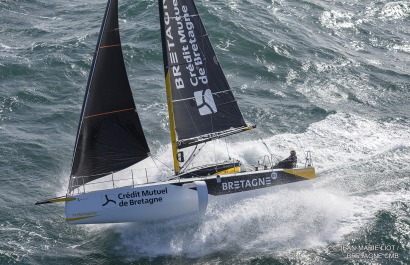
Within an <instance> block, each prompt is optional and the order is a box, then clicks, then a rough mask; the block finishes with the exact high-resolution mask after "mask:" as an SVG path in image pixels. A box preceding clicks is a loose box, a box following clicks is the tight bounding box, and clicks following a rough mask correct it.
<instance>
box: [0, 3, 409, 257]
mask: <svg viewBox="0 0 410 265" xmlns="http://www.w3.org/2000/svg"><path fill="white" fill-rule="evenodd" d="M119 4H120V6H119V19H120V29H121V31H120V32H121V38H122V44H123V52H124V58H125V64H126V67H127V72H128V75H129V80H130V83H131V87H132V89H133V93H134V99H135V101H136V104H137V109H138V112H139V115H140V119H141V122H142V124H143V128H144V131H145V134H146V136H147V139H148V144H149V146H150V148H151V152H152V155H153V156H155V157H156V158H157V159H158V160H159V161H161V163H158V164H159V166H162V167H170V166H172V159H171V147H170V136H169V130H168V118H167V115H168V112H167V109H166V97H165V81H164V73H163V62H162V48H161V37H160V26H159V22H158V21H159V16H158V3H157V1H155V0H138V1H132V0H122V1H121V0H120V2H119ZM196 4H197V6H198V10H199V12H200V15H201V16H202V19H203V22H204V24H205V27H206V28H207V31H208V34H209V36H210V38H211V41H212V43H213V45H214V48H215V51H216V53H217V56H218V59H219V61H220V63H221V65H222V67H223V69H224V72H225V74H226V76H227V79H228V82H229V83H230V85H231V88H232V90H233V91H234V94H235V97H236V99H237V100H238V104H239V106H240V108H241V110H242V112H243V115H244V117H245V120H246V121H247V122H249V123H252V124H256V125H257V126H258V127H257V129H256V130H254V131H252V132H245V133H242V134H239V135H236V136H232V137H230V138H226V140H224V141H222V140H221V141H216V142H215V143H212V144H208V145H207V146H206V148H204V150H202V152H201V153H202V158H201V159H200V160H198V161H200V162H203V163H208V162H214V161H217V160H221V159H224V158H225V157H226V151H228V152H229V155H230V156H231V157H235V158H238V159H241V160H242V161H243V162H247V163H249V164H254V163H256V162H257V161H258V159H259V158H260V157H262V156H263V155H265V154H266V152H267V150H266V146H265V144H266V145H267V146H268V147H269V149H270V150H271V151H272V152H274V153H275V155H276V156H278V157H286V156H288V153H289V150H291V149H296V150H298V154H299V158H300V160H303V152H304V151H308V150H310V151H311V152H312V155H313V159H314V166H315V167H316V171H317V179H316V180H315V181H312V182H310V183H308V184H306V185H305V186H302V187H301V188H297V189H295V188H290V187H286V186H283V187H280V188H277V189H270V190H269V191H267V192H265V193H261V194H258V195H255V196H251V197H244V198H243V199H241V200H238V201H235V202H232V203H230V204H222V203H221V204H218V203H215V204H212V205H209V206H208V210H207V213H206V215H205V217H204V219H203V220H201V221H193V220H189V219H184V218H180V219H175V220H168V221H160V222H155V223H148V224H115V225H114V224H106V225H78V226H72V225H68V224H66V223H65V221H64V218H65V217H64V204H52V205H43V206H35V205H34V203H35V202H36V201H37V200H41V199H45V198H50V197H55V196H59V195H64V194H65V192H66V189H67V186H68V179H69V174H70V170H71V168H70V167H71V159H72V153H73V147H74V143H75V137H76V132H77V126H78V122H79V117H80V112H81V106H82V100H83V98H84V92H85V87H86V83H87V78H88V73H89V69H90V65H91V62H92V58H93V52H94V49H95V44H96V41H97V37H98V33H99V29H100V26H101V21H102V18H103V15H104V10H105V6H106V1H105V0H89V1H83V0H81V1H80V0H70V1H63V0H14V1H12V0H0V169H1V171H0V178H1V185H0V264H38V265H48V264H90V265H91V264H167V265H168V264H172V265H173V264H178V265H179V264H221V265H224V264H251V265H262V264H264V265H265V264H307V265H308V264H388V265H389V264H410V254H409V253H410V163H409V161H410V1H386V0H379V1H373V0H362V1H357V0H346V1H325V0H305V1H300V0H298V1H296V0H287V1H286V0H243V1H240V0H212V1H210V0H197V1H196ZM301 162H303V161H301Z"/></svg>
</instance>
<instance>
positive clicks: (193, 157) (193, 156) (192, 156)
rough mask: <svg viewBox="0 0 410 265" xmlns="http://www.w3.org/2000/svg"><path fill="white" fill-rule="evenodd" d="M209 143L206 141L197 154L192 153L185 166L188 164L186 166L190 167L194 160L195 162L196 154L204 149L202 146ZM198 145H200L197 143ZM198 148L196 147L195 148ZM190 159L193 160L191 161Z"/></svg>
mask: <svg viewBox="0 0 410 265" xmlns="http://www.w3.org/2000/svg"><path fill="white" fill-rule="evenodd" d="M206 144H207V143H204V144H203V145H202V146H201V148H199V150H198V152H197V153H196V154H192V155H191V156H190V157H189V158H188V160H187V162H186V163H185V164H184V167H185V165H186V167H188V166H189V165H190V164H191V163H192V162H194V159H195V158H196V156H197V155H198V154H199V152H201V150H202V148H204V146H205V145H206ZM197 146H198V145H197ZM195 149H196V148H195ZM189 160H191V161H189Z"/></svg>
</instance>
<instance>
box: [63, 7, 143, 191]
mask: <svg viewBox="0 0 410 265" xmlns="http://www.w3.org/2000/svg"><path fill="white" fill-rule="evenodd" d="M118 29H119V25H118V0H108V3H107V7H106V12H105V15H104V19H103V23H102V26H101V30H100V35H99V38H98V41H97V46H96V51H95V53H94V58H93V63H92V67H91V71H90V75H89V80H88V84H87V88H86V93H85V99H84V103H83V108H82V111H81V120H80V123H79V129H78V133H77V139H76V145H75V149H74V156H73V164H72V169H71V177H70V187H69V190H70V191H71V190H73V189H74V188H76V187H78V186H79V185H83V184H86V183H87V182H90V181H92V180H95V179H98V178H100V177H102V176H103V175H104V174H109V173H111V172H116V171H120V170H122V169H125V168H127V167H129V166H131V165H133V164H135V163H137V162H139V161H141V160H143V159H145V158H147V157H148V155H149V147H148V144H147V141H146V139H145V135H144V132H143V129H142V126H141V123H140V120H139V117H138V114H137V112H136V106H135V102H134V99H133V94H132V91H131V87H130V84H129V81H128V76H127V73H126V69H125V63H124V59H123V54H122V49H121V41H120V35H119V30H118Z"/></svg>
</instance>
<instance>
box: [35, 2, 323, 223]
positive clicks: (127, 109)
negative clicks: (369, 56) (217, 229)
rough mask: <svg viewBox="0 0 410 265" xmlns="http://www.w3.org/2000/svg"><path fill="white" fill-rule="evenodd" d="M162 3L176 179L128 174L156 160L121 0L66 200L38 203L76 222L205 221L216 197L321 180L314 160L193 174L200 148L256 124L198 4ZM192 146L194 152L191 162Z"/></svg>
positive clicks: (101, 56) (110, 15)
mask: <svg viewBox="0 0 410 265" xmlns="http://www.w3.org/2000/svg"><path fill="white" fill-rule="evenodd" d="M158 4H159V17H160V25H161V38H162V52H163V61H164V72H165V87H166V96H167V99H166V100H167V105H168V112H169V129H170V134H171V146H172V154H173V157H172V158H173V174H172V175H171V176H168V177H167V178H166V179H165V180H161V181H149V179H148V178H147V179H146V181H145V182H144V181H143V182H142V183H141V179H139V180H138V181H139V183H135V181H136V180H137V179H136V177H135V176H134V172H135V171H134V172H133V171H132V170H131V171H126V170H127V169H129V168H130V167H132V166H133V165H135V164H139V163H142V161H144V160H146V159H148V158H149V157H150V149H149V146H148V144H147V140H146V138H145V135H144V132H143V128H142V125H141V122H140V119H139V116H138V113H137V111H136V105H135V102H134V98H133V94H132V91H131V88H130V84H129V81H128V77H127V73H126V68H125V64H124V58H123V54H122V49H121V41H120V34H119V24H118V0H108V3H107V7H106V10H105V15H104V18H103V22H102V26H101V30H100V34H99V37H98V41H97V45H96V49H95V54H94V58H93V62H92V65H91V70H90V74H89V78H88V82H87V87H86V92H85V97H84V102H83V106H82V110H81V116H80V122H79V126H78V131H77V137H76V141H75V147H74V152H73V159H72V167H71V174H70V180H69V186H68V190H67V194H66V195H65V196H62V197H57V198H53V199H48V200H42V201H38V202H37V203H36V204H38V205H39V204H45V203H54V202H65V214H66V222H67V223H69V224H90V223H94V224H95V223H118V222H147V221H155V220H161V219H169V218H174V217H178V216H184V215H190V214H198V213H199V214H201V215H203V214H205V212H206V209H207V206H208V201H209V199H210V198H213V197H215V196H232V195H233V194H236V193H251V192H252V191H254V190H259V189H262V188H269V187H274V186H277V185H282V184H288V183H293V182H299V181H303V180H309V179H313V178H315V169H314V167H313V166H312V163H311V158H310V157H309V158H308V159H307V163H306V164H305V166H304V167H301V168H296V167H293V166H291V167H289V168H281V167H279V168H278V167H275V166H273V164H272V165H266V164H264V165H263V166H262V165H259V166H254V167H253V168H251V169H249V168H248V169H244V167H243V166H242V165H241V163H240V162H239V161H229V162H225V163H217V164H213V165H203V166H201V167H197V168H189V169H188V167H187V164H189V161H190V160H191V159H192V157H193V156H194V155H196V154H197V152H196V150H197V147H198V146H201V145H204V144H205V143H207V142H209V141H213V140H216V139H220V138H223V137H227V136H230V135H233V134H237V133H241V132H245V131H250V130H252V129H254V128H255V126H253V125H249V124H247V123H246V122H245V120H244V118H243V116H242V113H241V111H240V109H239V107H238V104H237V101H236V99H235V97H234V95H233V93H232V91H231V88H230V86H229V84H228V82H227V80H226V78H225V75H224V73H223V71H222V68H221V66H220V64H219V61H218V59H217V57H216V55H215V52H214V49H213V47H212V45H211V42H210V39H209V37H208V34H207V32H206V30H205V28H204V25H203V23H202V20H201V18H200V16H199V14H198V11H197V8H196V6H195V3H194V1H193V0H172V1H171V0H159V1H158ZM188 147H191V148H190V150H192V149H194V151H192V154H191V156H190V157H189V158H187V159H185V157H184V150H186V148H188ZM120 172H122V175H124V172H125V175H126V176H127V178H128V179H129V180H131V182H127V184H126V185H120V184H121V183H122V182H121V181H118V180H116V179H115V178H114V176H115V175H116V174H119V173H120ZM127 172H131V173H129V174H128V173H127ZM137 173H141V172H137ZM127 174H128V175H127ZM137 175H138V174H137ZM101 179H105V180H107V179H108V180H109V182H110V183H111V182H112V186H111V187H108V188H107V187H104V188H101V189H98V188H97V189H93V190H91V191H90V187H91V186H92V185H94V184H95V183H96V182H97V183H98V181H99V180H101ZM143 179H144V178H143ZM138 181H137V182H138ZM119 183H120V184H119ZM97 186H98V185H97Z"/></svg>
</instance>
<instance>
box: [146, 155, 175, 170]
mask: <svg viewBox="0 0 410 265" xmlns="http://www.w3.org/2000/svg"><path fill="white" fill-rule="evenodd" d="M151 157H152V160H154V159H156V160H157V161H158V162H160V163H161V164H162V165H164V166H165V167H166V168H168V169H171V167H170V166H168V165H167V164H165V163H164V162H162V161H161V160H159V159H158V158H156V157H155V156H154V155H152V154H151ZM154 164H155V162H154ZM155 166H157V164H155ZM157 168H158V169H159V170H161V169H160V168H159V167H158V166H157Z"/></svg>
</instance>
